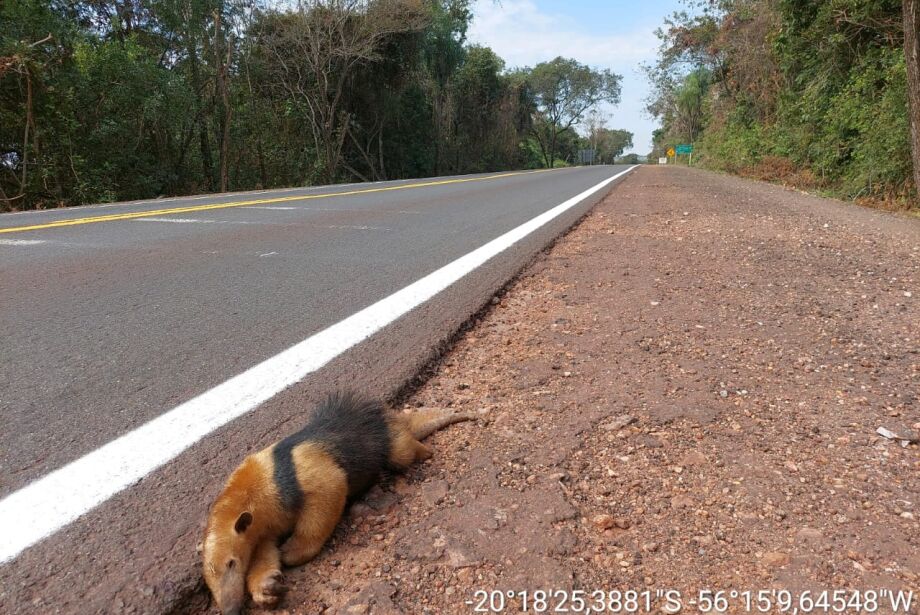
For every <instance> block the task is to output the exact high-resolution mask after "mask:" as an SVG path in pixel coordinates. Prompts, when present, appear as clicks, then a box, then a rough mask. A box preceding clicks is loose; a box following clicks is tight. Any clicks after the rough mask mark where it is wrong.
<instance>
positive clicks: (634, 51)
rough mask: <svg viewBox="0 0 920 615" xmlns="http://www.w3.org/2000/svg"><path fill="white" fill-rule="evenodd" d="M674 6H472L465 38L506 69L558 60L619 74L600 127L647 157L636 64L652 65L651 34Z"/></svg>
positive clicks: (653, 1) (611, 1)
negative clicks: (629, 139) (615, 97)
mask: <svg viewBox="0 0 920 615" xmlns="http://www.w3.org/2000/svg"><path fill="white" fill-rule="evenodd" d="M682 8H684V7H683V6H682V4H681V3H680V1H679V0H645V1H641V0H640V1H638V2H637V1H636V0H632V1H625V2H624V1H622V0H606V1H605V0H569V1H568V2H566V1H564V0H476V1H475V2H474V3H473V23H472V26H471V28H470V31H469V33H468V36H467V40H468V41H469V42H470V43H475V44H480V45H485V46H487V47H491V48H492V50H493V51H495V52H496V53H497V54H498V55H500V56H501V57H502V58H503V59H504V60H505V62H506V63H507V68H514V67H520V66H533V65H535V64H539V63H540V62H545V61H547V60H552V59H553V58H555V57H556V56H563V57H566V58H574V59H576V60H578V61H579V62H581V63H582V64H588V65H589V66H592V67H594V68H609V69H611V70H612V71H613V72H615V73H616V74H618V75H622V76H623V96H622V102H621V103H620V104H619V105H618V106H617V107H613V108H611V107H604V108H602V109H601V110H602V112H604V113H605V114H606V115H607V119H608V121H607V127H608V128H622V129H625V130H629V131H630V132H632V133H633V134H634V136H633V148H632V150H628V151H634V152H636V153H637V154H647V153H649V152H650V151H651V149H652V131H653V130H654V129H655V128H657V122H656V121H655V120H654V119H652V118H649V117H648V116H647V114H646V112H645V99H646V97H647V95H648V84H647V82H646V79H645V75H644V74H643V73H642V71H641V69H640V64H642V63H650V62H653V61H654V60H655V54H656V52H657V50H658V39H657V38H656V37H655V29H656V28H658V27H660V26H661V25H662V24H663V23H664V18H665V17H666V16H668V15H670V14H671V13H673V12H674V11H676V10H680V9H682Z"/></svg>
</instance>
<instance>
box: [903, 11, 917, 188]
mask: <svg viewBox="0 0 920 615" xmlns="http://www.w3.org/2000/svg"><path fill="white" fill-rule="evenodd" d="M918 33H920V0H904V56H905V58H906V64H907V100H908V104H909V110H910V134H911V137H910V143H911V151H912V152H913V167H914V190H915V191H916V194H917V196H918V202H920V34H918Z"/></svg>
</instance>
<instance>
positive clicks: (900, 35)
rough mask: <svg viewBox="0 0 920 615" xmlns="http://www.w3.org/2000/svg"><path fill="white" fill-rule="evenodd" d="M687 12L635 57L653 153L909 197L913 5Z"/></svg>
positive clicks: (750, 0)
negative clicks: (650, 52)
mask: <svg viewBox="0 0 920 615" xmlns="http://www.w3.org/2000/svg"><path fill="white" fill-rule="evenodd" d="M688 9H689V10H688V11H687V12H680V13H676V14H674V15H673V16H672V17H671V18H670V19H668V20H667V21H666V23H665V25H664V27H663V28H661V29H660V30H659V31H658V36H659V38H660V40H661V47H660V50H659V55H658V59H657V62H656V63H655V64H654V65H652V66H648V67H646V71H647V74H648V76H649V79H650V81H651V84H652V86H653V93H652V96H651V98H650V100H649V105H648V109H649V111H650V112H651V113H652V114H653V115H654V116H656V117H658V118H660V120H661V122H662V127H661V129H660V130H659V131H658V132H657V133H656V135H655V152H653V155H654V156H663V155H664V154H665V152H666V151H667V149H668V148H669V147H671V146H674V145H676V144H681V143H688V144H693V146H694V153H693V161H694V164H696V163H697V161H699V163H700V164H702V165H704V166H707V167H710V168H713V169H719V170H724V171H729V172H732V173H738V174H742V175H748V176H754V177H757V178H761V179H767V180H772V181H780V182H784V183H788V184H792V185H796V186H799V187H802V188H807V189H817V190H822V191H825V192H827V193H830V194H833V195H836V196H842V197H845V198H851V199H855V200H858V201H866V202H868V203H870V204H875V205H882V206H887V207H892V208H905V207H910V206H913V207H918V206H920V203H918V201H917V191H916V186H917V185H920V100H918V99H920V68H918V66H917V54H918V42H917V29H918V27H920V2H918V1H917V0H903V2H902V0H779V1H774V0H713V1H711V2H709V1H707V2H696V1H690V2H688ZM905 51H907V53H905ZM911 98H913V101H911V100H910V99H911ZM911 118H913V120H912V119H911ZM912 124H913V126H912ZM912 130H913V132H912Z"/></svg>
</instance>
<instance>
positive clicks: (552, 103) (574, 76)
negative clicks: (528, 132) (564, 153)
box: [527, 57, 622, 168]
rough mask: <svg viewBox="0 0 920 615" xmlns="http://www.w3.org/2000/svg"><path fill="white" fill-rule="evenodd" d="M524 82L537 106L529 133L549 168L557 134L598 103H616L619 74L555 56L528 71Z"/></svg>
mask: <svg viewBox="0 0 920 615" xmlns="http://www.w3.org/2000/svg"><path fill="white" fill-rule="evenodd" d="M527 82H528V85H529V86H530V88H531V91H532V92H533V96H534V101H535V104H536V109H537V113H536V116H537V120H536V122H535V125H534V130H533V135H534V137H535V138H536V139H537V142H538V144H539V146H540V151H541V153H542V154H543V160H544V162H545V163H546V166H547V167H549V168H552V167H553V164H554V161H555V156H556V145H557V142H558V140H559V135H560V133H562V132H564V131H566V130H569V129H570V128H572V127H573V126H575V125H576V124H577V123H578V122H580V121H581V119H582V118H583V117H584V115H585V113H586V112H587V111H588V110H589V109H591V108H593V107H596V106H597V105H598V104H600V103H602V102H607V103H610V104H613V105H616V104H618V103H619V102H620V91H621V82H622V77H621V76H619V75H615V74H614V73H612V72H611V71H609V70H606V69H605V70H595V69H592V68H590V67H588V66H585V65H583V64H579V63H578V62H577V61H576V60H572V59H565V58H561V57H558V58H556V59H554V60H551V61H549V62H543V63H541V64H537V65H536V66H535V67H533V68H532V69H531V70H530V71H528V74H527Z"/></svg>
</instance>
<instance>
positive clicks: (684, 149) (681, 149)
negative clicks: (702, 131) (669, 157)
mask: <svg viewBox="0 0 920 615" xmlns="http://www.w3.org/2000/svg"><path fill="white" fill-rule="evenodd" d="M677 153H678V154H692V153H693V146H692V145H686V144H684V145H678V146H677Z"/></svg>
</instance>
